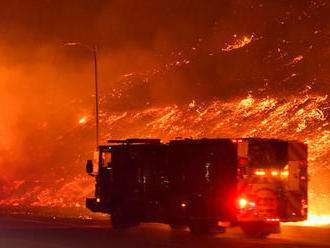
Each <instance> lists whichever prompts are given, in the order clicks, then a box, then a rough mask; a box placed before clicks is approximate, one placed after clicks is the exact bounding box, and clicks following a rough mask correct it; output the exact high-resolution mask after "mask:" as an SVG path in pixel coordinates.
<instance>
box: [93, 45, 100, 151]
mask: <svg viewBox="0 0 330 248" xmlns="http://www.w3.org/2000/svg"><path fill="white" fill-rule="evenodd" d="M93 54H94V81H95V121H96V123H95V131H96V133H95V137H96V150H97V149H98V147H99V90H98V77H97V53H96V46H94V47H93Z"/></svg>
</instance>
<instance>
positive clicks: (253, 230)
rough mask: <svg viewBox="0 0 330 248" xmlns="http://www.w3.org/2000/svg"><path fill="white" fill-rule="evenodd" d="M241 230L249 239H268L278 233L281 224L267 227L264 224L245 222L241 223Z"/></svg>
mask: <svg viewBox="0 0 330 248" xmlns="http://www.w3.org/2000/svg"><path fill="white" fill-rule="evenodd" d="M241 229H242V230H243V232H244V234H245V235H246V236H247V237H249V238H261V239H262V238H266V237H267V236H268V235H269V234H271V233H277V232H278V231H277V230H279V224H277V225H272V226H267V224H266V223H264V222H244V223H241Z"/></svg>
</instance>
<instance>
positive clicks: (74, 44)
mask: <svg viewBox="0 0 330 248" xmlns="http://www.w3.org/2000/svg"><path fill="white" fill-rule="evenodd" d="M79 45H80V42H72V41H69V42H64V46H79Z"/></svg>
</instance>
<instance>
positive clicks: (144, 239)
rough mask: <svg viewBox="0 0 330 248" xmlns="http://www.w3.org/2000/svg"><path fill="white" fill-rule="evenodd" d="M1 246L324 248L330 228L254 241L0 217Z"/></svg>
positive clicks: (234, 235) (157, 227)
mask: <svg viewBox="0 0 330 248" xmlns="http://www.w3.org/2000/svg"><path fill="white" fill-rule="evenodd" d="M0 247H1V248H7V247H15V248H16V247H24V248H30V247H31V248H32V247H33V248H41V247H42V248H44V247H45V248H48V247H49V248H63V247H68V248H69V247H70V248H75V247H79V248H84V247H92V248H94V247H95V248H96V247H111V248H117V247H118V248H130V247H132V248H140V247H141V248H149V247H150V248H151V247H152V248H154V247H155V248H156V247H157V248H167V247H171V248H179V247H183V248H195V247H196V248H197V247H207V248H213V247H217V248H219V247H224V248H232V247H235V248H250V247H251V248H261V247H262V248H296V247H299V248H307V247H308V248H310V247H315V248H321V247H322V248H325V247H330V227H296V226H284V227H282V233H281V234H274V235H271V236H269V237H268V238H267V239H249V238H246V237H244V235H243V234H242V232H241V231H240V229H239V228H231V229H229V230H227V232H226V233H225V234H220V233H218V234H217V233H214V234H211V235H205V236H194V235H192V234H190V233H189V232H188V231H187V230H185V229H183V230H171V229H170V228H169V227H168V226H167V225H163V224H142V225H141V226H139V227H135V228H132V229H129V230H127V231H118V230H113V229H112V228H111V226H110V225H109V223H108V221H99V220H79V219H52V218H37V217H27V216H0Z"/></svg>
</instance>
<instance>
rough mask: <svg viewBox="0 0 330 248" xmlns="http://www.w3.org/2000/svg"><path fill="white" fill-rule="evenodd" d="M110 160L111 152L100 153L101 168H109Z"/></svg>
mask: <svg viewBox="0 0 330 248" xmlns="http://www.w3.org/2000/svg"><path fill="white" fill-rule="evenodd" d="M111 158H112V153H111V152H102V161H101V163H102V167H110V165H111Z"/></svg>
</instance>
